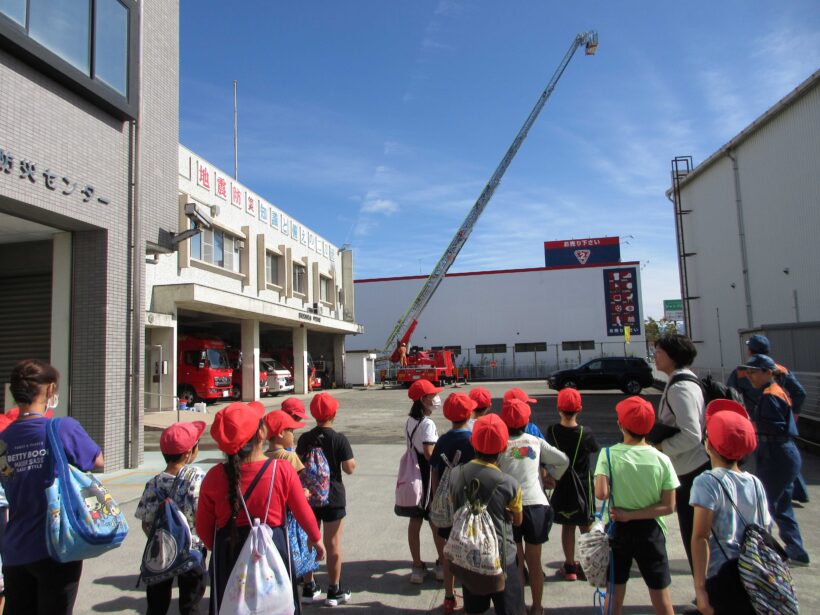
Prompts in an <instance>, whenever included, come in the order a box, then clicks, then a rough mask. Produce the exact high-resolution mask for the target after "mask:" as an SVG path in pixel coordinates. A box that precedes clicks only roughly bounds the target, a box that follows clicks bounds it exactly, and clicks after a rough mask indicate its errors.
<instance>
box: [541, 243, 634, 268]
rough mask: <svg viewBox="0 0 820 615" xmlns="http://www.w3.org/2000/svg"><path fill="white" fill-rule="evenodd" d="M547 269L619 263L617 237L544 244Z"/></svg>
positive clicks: (619, 253)
mask: <svg viewBox="0 0 820 615" xmlns="http://www.w3.org/2000/svg"><path fill="white" fill-rule="evenodd" d="M544 260H545V263H546V266H547V267H567V266H575V267H590V266H600V265H612V264H614V263H620V262H621V240H620V238H619V237H590V238H589V239H564V240H561V241H545V242H544Z"/></svg>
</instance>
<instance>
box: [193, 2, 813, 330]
mask: <svg viewBox="0 0 820 615" xmlns="http://www.w3.org/2000/svg"><path fill="white" fill-rule="evenodd" d="M230 6H231V11H230V12H227V11H226V4H225V3H224V2H217V1H216V0H200V1H198V2H193V1H191V0H184V1H183V2H181V23H180V33H181V44H180V73H181V81H180V141H181V142H182V143H183V144H184V145H186V146H187V147H189V148H191V149H192V150H194V151H195V152H197V153H198V154H200V155H201V156H203V157H204V158H206V159H208V160H210V161H211V162H212V163H214V164H216V165H217V166H219V167H221V168H222V169H224V170H226V171H231V170H232V169H233V80H234V79H236V80H237V81H238V82H239V86H238V87H239V179H240V181H242V182H243V183H245V184H246V185H248V186H249V187H251V188H252V189H254V190H255V191H256V192H258V193H259V194H260V195H261V196H263V197H264V198H266V199H267V200H269V201H270V202H271V203H274V204H275V205H277V206H278V207H280V208H281V209H283V210H284V211H285V212H287V213H288V214H289V215H292V216H293V217H295V218H297V219H299V220H300V221H303V222H304V223H305V224H307V225H308V226H310V227H312V228H314V229H315V230H316V231H317V232H318V233H319V234H321V235H323V236H325V237H327V238H328V239H329V240H330V241H332V242H334V243H336V244H337V245H339V246H341V245H342V244H345V243H347V244H350V245H351V246H352V247H353V249H354V252H355V276H356V277H357V278H365V277H381V276H401V275H418V274H419V273H425V274H426V273H429V271H430V270H431V269H432V267H433V265H434V264H435V262H436V261H437V260H438V258H439V257H440V256H441V253H442V252H443V250H444V248H445V247H446V245H447V244H448V242H449V241H450V239H451V238H452V235H453V234H454V233H455V231H456V229H457V228H458V226H459V225H460V224H461V222H462V221H463V219H464V217H465V215H466V214H467V212H468V211H469V209H470V208H471V207H472V205H473V203H474V202H475V199H476V198H477V196H478V195H479V193H480V192H481V189H482V188H483V187H484V184H485V183H486V181H487V179H488V178H489V177H490V175H491V173H492V172H493V171H494V169H495V167H496V166H497V164H498V162H499V161H500V159H501V157H502V155H503V154H504V152H505V151H506V149H507V147H509V144H510V143H511V141H512V139H513V137H514V136H515V134H516V133H517V131H518V130H519V128H520V127H521V125H522V123H523V121H524V119H525V118H526V116H527V114H528V113H529V112H530V110H531V108H532V106H533V105H534V104H535V101H536V99H537V97H538V96H539V94H540V93H541V91H542V90H543V88H544V87H545V86H546V84H547V82H548V80H549V78H550V77H551V75H552V73H553V71H554V70H555V68H556V66H557V65H558V63H559V61H560V60H561V58H562V57H563V55H564V53H565V52H566V50H567V48H568V47H569V44H570V42H571V41H572V39H573V37H574V36H575V34H576V33H577V32H582V31H585V30H589V29H594V30H597V31H598V33H599V37H600V47H599V50H598V53H597V55H596V56H594V57H585V56H584V55H583V53H582V51H579V52H578V54H576V56H575V58H574V59H573V60H572V62H571V63H570V65H569V67H568V69H567V71H566V73H565V74H564V76H563V77H562V79H561V81H560V82H559V84H558V87H557V88H556V90H555V93H554V94H553V96H552V98H551V99H550V100H549V102H548V103H547V105H546V107H545V108H544V111H543V112H542V114H541V116H540V117H539V118H538V121H537V122H536V124H535V126H534V128H533V129H532V131H531V132H530V135H529V137H528V139H527V141H526V142H525V143H524V145H523V146H522V148H521V150H520V151H519V153H518V156H517V157H516V159H515V160H514V162H513V164H512V166H511V167H510V169H509V170H508V171H507V174H506V175H505V177H504V181H503V182H502V184H501V186H500V187H499V188H498V190H497V191H496V194H495V196H494V198H493V200H492V201H491V202H490V204H489V206H488V207H487V209H486V211H485V212H484V215H483V216H482V218H481V219H480V220H479V222H478V224H477V225H476V228H475V229H474V231H473V235H472V236H471V237H470V239H469V241H468V242H467V245H466V246H465V247H464V249H463V250H462V252H461V254H460V255H459V257H458V259H457V260H456V262H455V264H454V266H453V268H452V269H451V271H475V270H485V269H507V268H519V267H539V266H543V264H544V254H543V242H544V241H549V240H555V239H567V238H572V237H577V238H582V237H590V236H591V237H596V236H603V235H620V236H621V237H622V238H623V243H622V246H621V256H622V258H623V259H624V260H640V261H642V262H643V263H644V265H645V266H644V269H643V274H642V276H643V300H644V313H645V314H646V315H649V316H653V317H659V316H661V315H662V300H663V299H670V298H676V297H678V296H679V295H680V291H679V284H678V274H677V265H676V262H675V239H674V225H673V219H672V206H671V204H670V203H669V202H668V201H667V199H666V197H665V196H664V192H665V190H666V189H667V188H668V187H669V179H668V178H669V173H670V160H671V159H672V158H674V157H675V156H677V155H692V156H693V157H694V161H695V164H698V163H699V162H701V161H702V160H704V159H705V158H706V157H707V156H709V155H710V154H711V153H712V152H714V151H715V150H716V149H718V148H719V147H720V146H722V145H723V144H724V143H726V141H728V140H729V139H731V138H732V137H733V136H734V135H735V134H736V133H737V132H739V131H740V130H741V129H742V128H744V127H745V126H746V125H747V124H748V123H750V122H751V121H752V120H754V119H755V118H756V117H757V116H759V115H760V114H762V113H763V112H764V111H765V110H766V109H767V108H768V107H770V106H771V105H772V104H774V103H775V102H776V101H777V100H779V99H780V98H782V97H783V96H784V95H785V94H787V93H788V92H789V91H790V90H791V89H793V88H794V87H795V86H797V85H798V84H799V83H800V82H801V81H803V80H804V79H805V78H806V77H808V76H809V75H810V74H811V73H812V72H813V71H814V70H816V69H817V68H818V58H820V10H818V4H817V2H816V0H802V1H801V0H796V1H790V2H759V1H751V0H748V1H747V0H721V1H720V2H702V1H692V2H690V3H688V4H686V5H681V4H673V3H666V2H649V1H645V2H637V1H622V2H601V1H596V2H592V1H574V2H560V3H559V2H551V1H547V0H544V1H539V2H536V1H523V0H522V1H512V2H498V1H490V0H475V1H470V2H468V1H466V0H464V1H455V0H429V1H428V0H412V1H410V0H406V1H403V2H399V1H392V0H357V1H355V2H354V1H352V0H348V1H347V2H342V1H336V2H331V1H329V0H328V1H323V2H316V1H303V2H282V1H276V2H271V1H267V0H266V1H250V0H243V1H242V2H235V3H231V4H230ZM627 242H628V243H627ZM556 292H561V289H556Z"/></svg>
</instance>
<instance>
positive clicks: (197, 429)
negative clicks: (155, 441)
mask: <svg viewBox="0 0 820 615" xmlns="http://www.w3.org/2000/svg"><path fill="white" fill-rule="evenodd" d="M207 426H208V425H207V424H206V423H205V421H191V422H190V423H174V424H173V425H171V426H170V427H166V428H165V429H164V430H163V432H162V435H161V436H160V437H159V450H160V451H162V452H163V453H165V454H166V455H179V454H180V453H184V452H186V451H190V450H191V449H192V448H194V445H195V444H196V443H197V442H199V439H200V438H201V437H202V434H203V433H204V432H205V428H206V427H207Z"/></svg>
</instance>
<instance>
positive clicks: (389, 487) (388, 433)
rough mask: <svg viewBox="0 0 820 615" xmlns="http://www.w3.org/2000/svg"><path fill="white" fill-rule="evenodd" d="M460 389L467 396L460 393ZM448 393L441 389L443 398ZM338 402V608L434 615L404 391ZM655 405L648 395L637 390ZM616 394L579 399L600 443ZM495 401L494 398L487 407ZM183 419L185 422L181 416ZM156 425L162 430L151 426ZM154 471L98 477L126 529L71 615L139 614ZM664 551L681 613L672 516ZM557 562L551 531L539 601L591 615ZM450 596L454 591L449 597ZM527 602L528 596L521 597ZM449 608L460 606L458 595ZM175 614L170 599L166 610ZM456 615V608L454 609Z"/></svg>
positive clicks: (683, 586) (809, 599) (808, 525)
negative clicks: (404, 489) (400, 478)
mask: <svg viewBox="0 0 820 615" xmlns="http://www.w3.org/2000/svg"><path fill="white" fill-rule="evenodd" d="M516 384H517V385H519V386H522V388H524V389H525V390H527V391H528V392H529V393H530V394H532V395H534V396H535V397H536V398H537V399H538V400H539V401H538V404H537V405H536V409H535V418H536V421H537V422H538V423H539V425H541V426H542V427H546V426H547V425H549V424H551V423H552V422H554V421H555V412H554V392H552V393H551V394H550V395H548V394H546V392H545V391H544V388H543V387H544V385H543V383H538V382H533V383H516ZM509 386H511V385H510V384H509V383H491V384H490V385H488V388H490V390H491V392H492V393H493V395H494V397H500V395H501V394H502V393H503V391H504V390H505V389H506V388H509ZM461 390H462V391H465V390H468V389H467V388H462V389H461ZM449 391H450V389H448V391H447V392H449ZM333 393H334V394H338V397H339V399H340V401H341V402H342V405H341V410H340V413H339V418H338V420H337V428H338V429H339V431H342V432H344V433H346V434H347V435H348V436H349V438H350V440H351V442H352V444H353V450H354V454H355V455H356V458H357V460H358V469H357V471H356V473H355V474H353V475H352V476H350V477H345V485H346V487H347V493H348V517H347V519H346V521H345V525H344V535H343V550H344V554H343V557H344V562H345V563H344V566H343V570H342V581H343V584H344V585H346V586H348V587H350V589H351V590H352V591H353V597H352V600H351V602H350V604H349V605H346V606H344V607H338V608H339V609H342V610H353V611H365V610H366V611H369V612H372V613H377V614H378V613H386V614H394V613H395V614H398V613H438V612H440V610H439V607H440V605H441V603H442V600H443V597H444V596H443V592H442V589H441V587H442V585H441V583H437V582H436V581H435V580H433V579H432V578H429V579H427V580H426V581H425V583H424V584H423V585H420V586H419V585H411V584H410V583H409V581H408V578H409V574H410V562H409V551H408V548H407V541H406V528H407V520H406V519H402V518H399V517H396V516H395V515H394V514H393V491H394V487H395V480H396V471H397V468H398V461H399V457H400V456H401V454H402V453H403V451H404V446H403V444H402V426H403V424H404V420H405V417H406V413H407V411H408V410H409V403H408V401H407V397H406V392H405V391H402V390H394V391H381V390H371V391H354V390H342V391H334V392H333ZM647 393H648V394H649V396H650V399H652V400H653V401H654V402H655V403H657V396H656V395H657V392H653V391H648V392H647ZM621 397H622V396H621V395H619V394H614V393H612V392H608V393H600V394H592V393H587V394H584V411H583V413H582V422H583V423H584V424H585V425H587V426H589V428H590V429H592V430H593V431H594V433H595V434H596V436H597V437H598V438H599V440H600V441H601V442H602V444H605V445H606V444H611V443H612V442H614V441H615V440H616V437H617V436H616V434H617V426H615V424H614V410H613V409H614V404H615V403H616V402H617V400H618V399H620V398H621ZM495 401H496V402H498V400H497V399H496V400H495ZM265 404H266V405H270V406H271V407H278V403H277V400H275V399H273V400H270V399H269V400H265ZM166 414H169V415H171V414H173V416H169V417H167V418H165V417H159V416H157V415H149V416H147V417H146V425H148V424H149V422H150V423H152V424H155V425H156V427H160V425H161V424H166V422H167V424H169V423H170V422H173V420H176V417H175V413H166ZM212 417H213V413H211V414H208V415H204V416H203V415H193V416H191V417H190V419H191V420H196V419H205V420H208V419H212ZM185 418H189V417H185ZM160 420H161V421H163V423H160ZM436 422H437V423H438V424H439V429H440V432H443V431H444V430H445V429H446V421H444V420H443V419H442V417H437V420H436ZM158 433H159V432H157V431H153V432H152V431H147V432H146V448H147V449H151V448H156V441H157V440H158ZM203 449H204V450H203V452H202V453H201V454H200V458H199V460H198V462H197V463H198V464H199V465H201V466H202V467H203V468H205V469H207V468H208V467H210V466H211V465H212V464H214V463H218V462H219V461H221V454H220V453H219V452H218V451H216V450H213V449H214V447H213V443H212V442H211V441H210V440H209V439H208V438H205V439H204V440H203ZM804 466H805V470H804V473H805V475H806V478H807V480H808V482H809V484H810V486H809V491H810V495H811V497H812V498H813V500H814V501H815V502H817V501H820V488H818V484H820V459H818V458H817V457H815V456H813V455H809V454H806V455H805V457H804ZM162 467H164V463H163V461H162V458H161V456H160V455H159V453H157V452H153V451H150V450H149V452H147V453H146V459H145V463H144V464H143V466H142V467H140V468H139V469H138V470H126V471H122V472H118V473H114V474H111V475H104V476H103V482H104V484H106V486H108V487H109V488H110V489H111V491H112V492H113V493H114V495H115V497H116V498H117V499H118V501H119V502H120V503H121V504H122V506H123V509H124V510H125V512H126V515H128V518H129V521H130V520H132V519H133V521H134V523H133V524H132V526H131V532H130V533H129V536H128V538H127V539H126V541H125V544H124V545H123V546H122V547H121V548H120V549H117V550H116V551H113V552H111V553H109V554H106V555H105V556H103V557H101V558H97V559H94V560H88V561H86V562H85V568H84V573H83V579H82V585H81V588H80V595H79V598H78V601H77V608H76V609H75V612H76V613H79V614H86V613H88V614H90V613H142V612H144V611H145V599H144V589H139V590H136V589H134V585H135V583H136V579H137V574H138V572H139V562H140V558H141V556H142V549H143V547H144V545H145V539H144V536H143V535H142V532H141V531H140V528H139V525H138V523H137V520H136V519H134V517H133V514H134V510H135V508H136V499H137V498H138V497H139V495H140V494H141V492H142V487H143V485H144V483H145V481H146V480H147V479H148V478H150V476H152V475H153V474H155V473H156V472H158V471H160V470H161V469H162ZM815 506H816V504H814V503H812V504H809V505H807V507H806V508H804V509H798V510H797V517H798V520H799V522H800V524H801V528H802V532H803V538H804V541H805V542H806V548H807V549H808V551H809V553H810V554H811V556H812V558H813V560H814V561H815V562H817V564H815V565H820V534H818V529H820V518H818V515H817V514H815V509H814V507H815ZM669 525H670V530H669V534H668V552H669V558H670V561H671V565H672V575H673V576H672V578H673V582H672V597H673V601H674V604H675V605H676V612H677V613H682V612H683V611H684V610H685V609H687V608H691V604H690V601H691V600H692V598H693V597H694V592H693V590H692V583H691V578H690V576H689V570H688V565H687V563H686V559H685V554H684V551H683V546H682V544H681V541H680V536H679V533H678V528H677V520H676V518H675V516H674V515H673V516H672V517H670V518H669ZM422 555H423V558H424V559H425V561H429V562H432V561H433V560H434V559H435V549H434V548H433V542H432V539H431V538H430V534H429V532H427V531H426V530H423V534H422ZM562 561H563V555H562V553H561V546H560V530H558V529H557V528H556V527H554V528H553V530H552V533H551V540H550V542H548V543H547V544H546V545H544V553H543V557H542V562H543V564H544V568H545V572H546V576H547V581H546V586H545V589H544V604H545V606H546V612H548V613H566V614H568V615H573V614H576V613H578V614H580V613H592V612H594V611H593V602H592V597H593V588H592V587H590V586H589V585H587V584H586V583H585V582H581V581H577V582H574V583H568V582H566V581H563V580H559V579H558V578H557V577H556V576H555V572H556V570H557V568H558V567H559V565H560V563H561V562H562ZM793 574H794V578H795V582H796V584H797V588H798V596H799V598H800V600H801V608H802V611H803V612H804V613H819V612H820V587H818V585H817V583H816V582H813V581H812V579H813V578H814V577H815V574H814V571H813V569H812V568H798V569H795V570H794V571H793ZM318 581H319V583H320V585H324V584H325V575H324V574H323V573H322V572H321V571H320V573H319V575H318ZM457 594H458V595H459V596H460V592H459V591H458V590H457ZM527 596H528V600H529V591H527ZM649 605H650V602H649V597H648V594H647V591H646V587H645V586H644V585H643V582H642V580H641V579H640V577H639V576H638V575H637V570H634V571H633V580H632V581H630V583H629V585H628V588H627V595H626V608H625V609H624V612H625V613H649V612H651V608H650V606H649ZM459 606H461V599H460V598H459ZM319 610H323V611H326V610H327V609H326V607H319V606H311V607H307V608H306V609H304V611H305V612H306V613H308V614H309V613H311V612H317V611H319ZM171 612H172V613H174V612H177V611H176V601H174V605H172V610H171ZM459 612H463V611H459Z"/></svg>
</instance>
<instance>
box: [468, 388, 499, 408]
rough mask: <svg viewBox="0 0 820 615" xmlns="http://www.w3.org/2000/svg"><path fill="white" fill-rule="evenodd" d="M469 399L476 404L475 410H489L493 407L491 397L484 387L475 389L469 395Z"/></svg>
mask: <svg viewBox="0 0 820 615" xmlns="http://www.w3.org/2000/svg"><path fill="white" fill-rule="evenodd" d="M469 395H470V399H472V400H473V401H474V402H475V403H476V408H489V407H490V406H492V405H493V397H492V395H490V392H489V391H488V390H487V389H485V388H484V387H476V388H474V389H473V390H472V391H470V393H469Z"/></svg>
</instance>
